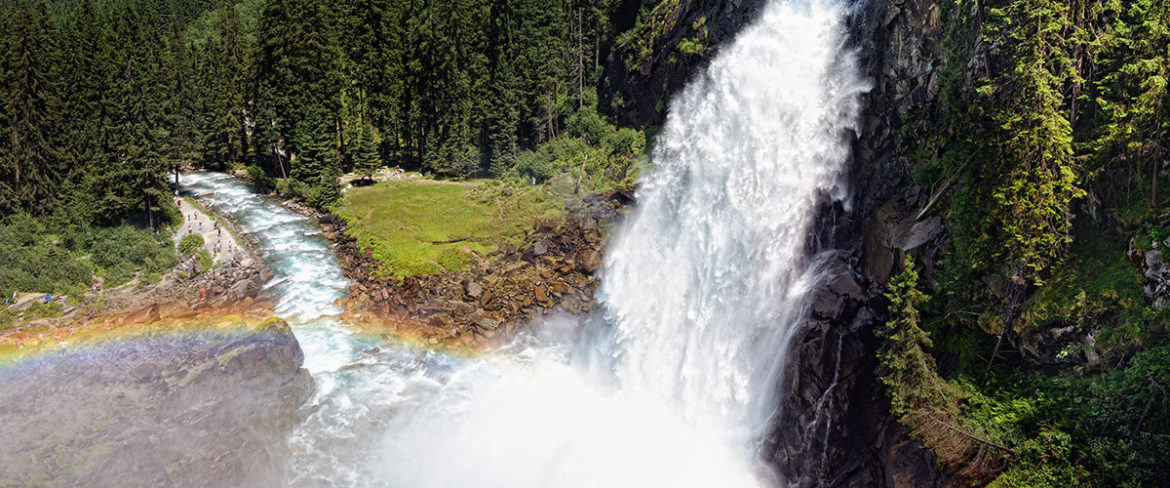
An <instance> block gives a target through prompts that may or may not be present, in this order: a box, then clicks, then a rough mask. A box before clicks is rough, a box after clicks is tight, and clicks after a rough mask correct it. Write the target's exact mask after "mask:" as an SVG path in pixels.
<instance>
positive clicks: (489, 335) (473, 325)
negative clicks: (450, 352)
mask: <svg viewBox="0 0 1170 488" xmlns="http://www.w3.org/2000/svg"><path fill="white" fill-rule="evenodd" d="M320 221H321V226H322V228H323V229H324V234H325V236H326V237H329V238H330V239H331V240H333V241H334V244H333V245H332V246H331V247H332V248H333V249H334V251H335V252H336V253H337V255H338V257H339V260H340V262H341V265H342V268H343V269H344V271H345V273H346V276H347V277H349V278H350V279H351V280H353V281H354V283H355V284H354V286H353V291H352V294H351V295H350V298H349V299H348V300H346V301H345V303H344V305H345V308H346V317H345V318H359V319H365V320H369V319H374V320H382V321H390V322H398V323H408V324H409V323H411V322H416V323H417V322H419V321H422V322H424V323H423V324H417V325H421V326H422V327H421V328H420V330H419V332H420V333H422V334H423V335H424V336H425V337H427V338H428V339H434V340H436V341H444V342H454V343H458V344H461V345H465V346H472V345H475V344H476V343H479V342H482V341H484V340H488V341H490V340H493V339H497V338H504V337H507V336H508V335H509V333H510V332H512V331H515V330H516V328H517V327H518V326H520V325H523V324H525V323H527V322H529V321H531V320H532V319H534V318H536V317H538V316H541V315H545V314H549V313H553V312H556V311H563V312H567V313H572V314H580V313H584V312H586V311H588V310H589V308H590V307H591V306H592V304H593V293H594V291H595V290H596V288H597V280H596V278H595V277H594V276H593V275H594V272H596V271H597V269H598V268H600V267H601V256H602V253H603V245H604V243H603V238H604V234H603V231H604V229H605V227H606V226H607V225H608V220H607V219H606V218H604V217H603V218H601V219H599V218H598V217H597V216H576V217H571V218H569V219H568V220H566V221H565V222H563V223H553V222H545V221H538V222H536V223H535V225H534V227H533V229H532V230H531V231H529V232H528V236H527V238H526V240H525V244H524V245H522V246H520V247H514V246H506V247H504V248H502V249H500V250H498V251H497V252H494V253H492V254H489V255H487V256H483V257H480V258H479V259H477V260H476V262H475V263H474V264H472V265H471V266H470V267H469V268H468V269H467V270H464V271H461V272H457V273H445V274H441V275H431V276H418V277H411V278H407V279H406V280H403V281H401V282H399V281H396V280H393V279H385V278H381V277H379V276H378V274H377V270H378V267H379V263H378V262H377V260H375V259H374V258H373V257H371V256H370V254H369V253H368V252H365V251H363V250H362V249H361V248H360V247H359V246H358V244H357V242H356V241H355V239H354V238H353V237H350V236H349V235H348V234H346V233H345V230H346V226H345V222H344V221H343V220H341V219H338V218H336V217H334V216H332V215H324V216H321V217H320Z"/></svg>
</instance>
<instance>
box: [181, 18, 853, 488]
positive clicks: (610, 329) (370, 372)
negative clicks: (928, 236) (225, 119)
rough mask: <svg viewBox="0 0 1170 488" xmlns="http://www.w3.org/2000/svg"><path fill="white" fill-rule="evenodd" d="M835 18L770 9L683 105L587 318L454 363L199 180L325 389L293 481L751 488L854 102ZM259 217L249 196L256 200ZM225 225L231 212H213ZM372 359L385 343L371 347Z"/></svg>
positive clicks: (293, 236)
mask: <svg viewBox="0 0 1170 488" xmlns="http://www.w3.org/2000/svg"><path fill="white" fill-rule="evenodd" d="M846 9H847V5H845V4H844V3H843V2H841V1H835V0H788V1H784V0H777V1H773V2H771V3H770V4H768V5H767V6H766V7H765V8H764V10H763V12H762V13H761V15H760V18H759V19H757V21H756V22H755V24H754V25H752V26H750V27H749V28H747V29H745V30H744V31H743V32H742V33H741V34H740V35H739V37H738V38H737V39H736V40H735V41H734V42H733V43H732V44H730V45H728V46H726V47H725V48H723V49H722V50H721V51H720V52H719V53H718V54H717V55H716V57H715V58H714V59H713V60H712V62H711V64H710V66H709V67H708V68H707V70H706V71H705V72H704V73H702V74H700V75H699V76H698V77H697V78H696V79H695V80H694V81H693V82H692V83H691V85H690V86H689V87H688V88H687V89H685V90H684V92H683V93H681V94H680V95H679V96H678V97H676V98H675V100H674V101H673V103H672V105H671V112H670V114H669V116H668V119H667V123H666V125H665V128H664V131H663V132H662V133H661V135H660V136H659V137H658V140H657V141H656V150H655V151H654V153H653V162H654V164H655V167H654V168H653V169H652V170H650V171H649V173H648V174H646V175H644V177H643V178H642V179H641V186H640V189H639V190H638V207H637V209H636V211H635V212H634V214H633V215H632V216H631V217H629V218H628V219H627V220H626V221H625V222H624V223H623V224H622V225H621V227H620V229H618V231H617V236H616V238H615V240H614V242H613V244H612V246H611V248H610V250H609V252H608V253H607V256H606V258H605V265H604V268H603V271H602V273H601V278H602V287H601V289H600V291H599V293H598V302H599V304H600V307H599V309H600V311H599V313H597V314H595V315H594V316H592V317H591V318H590V319H587V320H581V319H579V318H572V317H552V318H548V319H546V320H544V321H543V322H542V323H540V324H533V326H532V327H530V328H529V330H531V331H533V332H532V333H531V334H530V335H528V336H525V337H522V338H521V339H520V340H518V341H517V343H516V344H514V345H512V346H511V347H509V348H506V349H505V350H502V351H498V352H496V353H492V354H488V355H486V356H483V357H477V358H465V357H456V356H450V355H446V354H444V353H442V352H438V351H427V350H417V349H411V348H408V347H402V346H398V345H395V344H394V343H393V341H391V340H384V339H381V338H369V337H364V336H360V335H358V334H355V333H353V332H351V331H349V330H347V329H346V328H345V327H344V326H342V325H340V324H339V323H338V322H337V321H336V320H335V319H334V318H332V315H335V314H337V313H338V312H339V311H338V310H337V308H336V307H335V306H334V305H333V304H332V302H333V301H334V300H335V299H336V298H338V297H341V296H344V293H345V287H346V286H347V285H348V282H346V281H345V280H344V278H343V277H341V275H340V271H339V270H338V269H337V263H336V262H335V260H334V259H333V258H332V256H329V255H328V253H327V249H326V247H325V243H324V242H323V240H322V239H320V237H317V236H313V235H312V234H313V233H314V228H313V226H312V225H311V223H309V222H306V221H304V219H300V218H298V216H296V215H295V214H292V213H291V212H288V211H286V210H284V209H282V208H279V207H275V206H274V204H273V203H272V202H271V201H265V200H263V199H261V198H260V197H258V196H255V195H251V194H250V193H248V192H247V189H246V188H244V187H243V186H242V185H241V184H239V183H238V182H232V181H228V180H225V179H224V178H226V177H222V176H216V175H191V176H188V177H187V179H189V180H193V182H190V183H188V184H189V185H190V186H191V187H192V188H195V189H204V190H205V189H214V194H213V195H211V196H209V197H208V198H210V199H212V200H216V199H219V200H221V202H222V207H227V210H228V214H229V216H230V217H232V218H233V219H234V220H235V221H237V222H240V223H241V224H242V226H243V227H244V228H245V230H246V231H247V232H253V233H255V234H256V235H258V236H260V237H261V238H262V240H263V245H262V247H263V252H264V254H265V259H266V262H267V263H268V264H269V265H270V267H272V268H273V270H274V272H275V273H276V275H277V276H276V278H275V279H274V280H273V284H272V288H274V289H276V290H278V292H279V293H280V294H281V296H282V298H281V301H280V305H279V306H278V308H277V311H278V313H279V314H281V315H284V316H286V317H288V318H290V321H291V322H292V323H293V327H294V330H295V331H296V333H297V336H298V338H299V340H300V341H301V344H302V347H303V348H304V349H305V352H306V358H307V360H306V361H307V365H308V367H309V369H310V371H311V372H312V373H313V376H314V379H315V381H316V384H317V391H316V393H315V394H314V397H313V399H312V400H310V404H309V406H308V407H307V409H306V411H307V419H306V421H305V422H304V424H303V425H302V426H301V427H300V428H299V429H298V430H297V431H296V432H295V433H294V434H293V436H292V437H291V438H290V441H289V442H290V444H291V446H292V447H293V451H294V452H295V453H296V455H295V456H294V459H293V460H292V461H291V462H290V468H289V479H288V480H286V482H287V483H289V484H291V485H293V486H354V487H365V486H390V487H403V488H407V487H424V488H425V487H520V488H526V487H533V488H535V487H627V486H628V487H635V486H636V487H645V486H674V487H729V486H735V487H751V486H773V485H777V484H780V483H781V481H782V480H779V479H778V477H777V476H776V475H775V474H774V473H773V472H772V470H771V469H770V468H769V463H767V462H766V461H764V460H761V459H759V458H760V456H759V454H758V452H757V451H758V446H759V444H760V442H761V439H762V437H763V435H764V434H765V432H767V428H768V426H769V423H770V422H771V421H772V419H773V418H774V416H775V415H777V414H778V412H777V410H776V406H777V405H779V404H780V401H779V400H780V399H779V398H777V395H778V393H777V385H778V384H779V382H780V377H779V376H780V374H781V371H782V369H783V368H782V366H783V364H784V361H785V353H786V350H787V345H788V344H787V343H788V341H789V339H790V338H791V336H792V335H793V333H794V331H795V329H796V327H797V325H798V324H799V323H800V321H801V319H802V318H803V316H804V313H805V312H804V309H805V306H804V301H805V296H806V292H807V291H808V290H809V289H811V288H813V287H816V286H818V284H819V280H820V279H821V277H820V276H819V274H818V272H817V271H816V267H815V266H812V265H810V259H809V257H808V256H807V255H806V249H807V248H808V247H809V242H808V241H809V234H810V232H811V226H812V219H813V217H814V213H815V211H816V207H817V204H818V202H819V201H821V199H824V198H843V197H844V195H845V189H844V188H842V187H841V186H840V176H841V174H842V172H843V171H845V169H846V164H847V161H848V159H849V141H850V138H851V133H852V131H854V130H855V127H854V126H855V123H856V119H857V116H858V113H859V110H860V100H859V99H860V95H861V94H862V93H863V92H864V91H865V90H866V89H867V85H866V83H865V81H864V80H863V79H862V78H861V77H860V75H859V72H860V70H859V69H858V67H857V66H856V60H855V56H854V54H853V53H852V52H850V50H849V49H847V48H846V46H845V40H846V33H845V25H844V21H845V18H846V15H847V11H846ZM250 202H256V204H255V205H252V203H250ZM221 210H222V208H221ZM374 347H377V349H373V348H374Z"/></svg>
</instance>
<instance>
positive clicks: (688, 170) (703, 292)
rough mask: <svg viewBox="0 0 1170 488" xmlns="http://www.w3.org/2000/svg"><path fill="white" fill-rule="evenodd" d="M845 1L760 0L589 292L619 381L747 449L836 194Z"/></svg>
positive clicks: (693, 94) (846, 75)
mask: <svg viewBox="0 0 1170 488" xmlns="http://www.w3.org/2000/svg"><path fill="white" fill-rule="evenodd" d="M846 14H847V11H846V6H845V5H843V4H842V2H836V1H832V0H823V1H818V0H808V1H803V2H802V1H798V0H792V1H785V2H772V3H771V4H770V5H768V6H767V7H766V9H765V10H764V12H763V13H762V17H761V18H760V19H759V20H758V21H757V23H756V24H755V25H753V26H752V27H750V28H748V29H747V30H745V31H744V32H743V33H741V34H740V35H739V37H738V38H737V39H736V41H735V42H734V44H732V45H731V46H730V47H728V48H727V49H726V50H724V51H722V52H720V53H719V55H718V56H717V57H716V58H715V59H714V61H713V62H712V63H711V65H710V67H709V69H707V71H706V72H705V73H703V74H702V75H701V76H700V77H698V78H697V79H695V80H694V81H693V82H692V83H691V84H690V86H689V87H688V88H687V89H685V90H684V91H683V92H682V93H681V94H680V95H679V96H678V97H676V98H675V99H674V101H673V103H672V106H671V107H672V108H671V113H670V114H669V116H668V120H667V123H666V125H665V128H664V131H663V132H662V134H661V135H660V136H659V139H658V141H657V147H656V150H655V151H654V153H653V162H654V163H655V167H654V168H653V170H652V171H651V172H650V173H649V174H648V175H644V177H643V178H642V180H641V187H640V188H639V190H638V194H637V195H638V199H637V200H638V207H637V210H636V212H635V213H634V214H633V215H632V216H631V218H629V219H628V221H627V222H625V225H624V226H623V227H622V229H621V231H620V234H619V235H618V237H617V238H616V240H615V242H614V244H613V245H612V246H611V248H610V250H609V253H608V254H607V256H606V261H605V268H604V271H603V276H602V287H601V290H600V293H599V299H600V301H601V302H602V304H603V305H604V308H605V310H606V314H607V322H609V323H610V324H613V329H614V331H613V336H614V341H615V347H614V350H615V351H616V355H617V357H616V362H615V369H616V375H617V377H618V381H619V383H620V384H621V387H622V388H623V389H626V390H635V391H640V392H644V393H647V394H650V395H652V396H653V397H655V398H657V399H658V400H659V401H661V402H663V403H666V404H669V405H673V406H675V407H676V408H677V409H678V410H679V411H680V414H681V415H682V416H683V418H685V419H686V420H687V421H688V422H691V423H697V424H707V425H708V426H709V427H710V428H712V429H716V430H718V431H720V432H723V433H724V435H725V436H726V440H727V441H728V442H730V443H732V444H733V445H737V446H739V447H742V448H744V449H751V448H752V445H753V443H755V442H757V441H758V440H759V437H760V434H761V431H762V430H763V429H766V427H767V425H768V422H769V419H770V418H771V417H772V416H773V415H775V414H776V413H777V412H776V406H777V405H778V404H779V403H780V402H779V399H778V398H777V397H776V387H777V385H778V383H779V381H780V378H779V375H780V374H781V372H782V370H783V365H784V362H785V354H786V350H787V345H788V341H789V339H790V338H791V337H792V335H793V333H794V332H795V329H796V327H797V326H798V324H799V323H800V322H801V320H802V318H803V317H804V315H805V303H804V302H805V300H804V299H805V295H806V292H807V291H808V290H809V289H810V288H812V287H815V286H817V285H818V283H819V282H820V276H819V274H818V270H817V267H815V266H811V265H810V258H809V256H807V252H806V250H807V249H808V248H809V247H810V243H809V239H810V237H809V236H810V234H811V233H812V228H811V225H812V222H813V219H814V217H815V215H814V214H815V211H816V207H817V206H818V203H819V202H820V201H822V199H824V198H826V197H830V198H843V197H844V196H845V190H844V189H843V188H842V186H841V185H842V182H841V178H840V177H841V175H842V173H843V171H845V170H846V165H847V162H848V160H849V150H850V140H851V134H852V133H853V132H854V131H855V130H856V127H855V125H856V123H857V118H858V114H859V112H860V108H861V105H860V103H861V102H860V95H861V94H862V93H864V92H865V91H866V90H867V89H868V84H867V82H866V81H865V80H864V79H863V78H862V77H861V75H860V69H859V68H858V66H857V63H856V59H855V55H854V53H852V52H851V51H850V50H849V49H847V48H846V46H845V42H846V30H845V25H844V21H845V18H846Z"/></svg>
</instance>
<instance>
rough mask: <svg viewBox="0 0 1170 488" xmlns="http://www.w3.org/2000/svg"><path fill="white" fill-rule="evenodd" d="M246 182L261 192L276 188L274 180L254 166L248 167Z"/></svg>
mask: <svg viewBox="0 0 1170 488" xmlns="http://www.w3.org/2000/svg"><path fill="white" fill-rule="evenodd" d="M248 180H250V181H251V182H252V186H255V187H256V188H258V189H260V190H263V191H268V190H271V189H273V188H276V180H275V179H274V178H272V177H271V176H269V175H268V172H267V171H264V168H261V167H259V166H257V165H254V164H253V165H249V166H248Z"/></svg>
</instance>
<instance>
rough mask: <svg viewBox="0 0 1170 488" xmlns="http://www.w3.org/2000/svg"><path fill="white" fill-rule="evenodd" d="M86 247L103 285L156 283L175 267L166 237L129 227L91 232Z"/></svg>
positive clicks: (99, 229)
mask: <svg viewBox="0 0 1170 488" xmlns="http://www.w3.org/2000/svg"><path fill="white" fill-rule="evenodd" d="M87 238H88V239H89V240H88V242H87V243H86V248H87V249H88V250H89V252H90V260H91V262H92V263H93V265H94V268H95V270H96V272H97V274H99V275H101V276H102V277H103V278H104V279H105V282H104V283H105V286H117V285H120V284H122V283H125V282H127V281H130V280H131V279H132V278H134V276H135V274H136V273H140V274H139V275H138V277H139V281H140V282H142V283H153V282H155V281H158V279H159V278H161V277H162V275H163V274H165V273H167V272H168V271H170V270H171V268H174V267H175V265H176V264H178V257H177V256H176V255H175V250H174V247H172V246H173V244H172V241H171V239H170V238H169V237H167V236H165V235H162V234H156V233H152V232H144V231H141V230H138V229H135V228H133V227H130V226H120V227H113V228H98V229H94V230H93V231H91V232H90V233H89V235H88V236H87Z"/></svg>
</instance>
